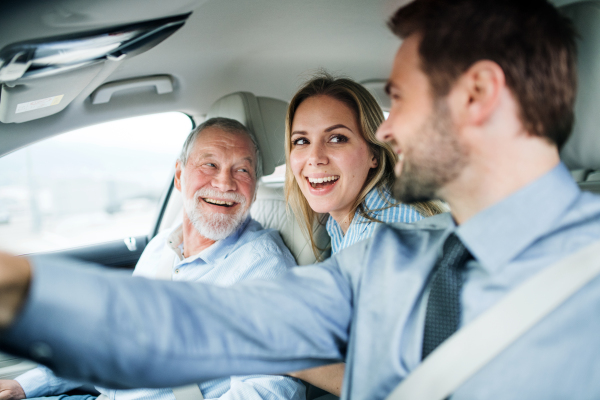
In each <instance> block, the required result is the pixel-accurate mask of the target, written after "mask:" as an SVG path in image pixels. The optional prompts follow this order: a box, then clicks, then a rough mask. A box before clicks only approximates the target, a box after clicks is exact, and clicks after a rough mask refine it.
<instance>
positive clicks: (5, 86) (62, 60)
mask: <svg viewBox="0 0 600 400" xmlns="http://www.w3.org/2000/svg"><path fill="white" fill-rule="evenodd" d="M189 15H190V14H189V13H187V14H184V15H179V16H175V17H169V18H163V19H158V20H153V21H146V22H142V23H136V24H130V25H125V26H119V27H114V28H110V29H104V30H97V31H91V32H85V33H78V34H76V35H67V36H61V37H55V38H50V39H43V40H31V41H25V42H20V43H14V44H11V45H8V46H6V47H4V48H3V49H1V50H0V85H1V91H0V122H3V123H19V122H25V121H31V120H34V119H38V118H42V117H46V116H48V115H52V114H56V113H58V112H60V111H62V110H63V109H64V108H65V107H67V106H68V105H69V103H70V102H71V101H73V99H75V98H76V97H77V96H78V95H80V94H81V93H82V92H85V93H86V94H89V93H91V92H93V91H94V89H96V88H97V87H98V86H100V85H101V84H102V83H104V82H105V81H106V78H107V77H108V76H109V75H110V74H111V73H112V72H113V71H114V70H115V69H116V67H117V66H118V64H119V63H120V62H122V61H123V60H124V59H129V58H131V57H134V56H136V55H138V54H140V53H143V52H145V51H147V50H149V49H151V48H152V47H154V46H156V45H157V44H158V43H160V42H162V41H163V40H165V39H166V38H167V37H169V36H170V35H171V34H173V33H174V32H175V31H177V30H178V29H179V28H181V27H182V26H183V24H184V23H185V21H186V20H187V18H188V17H189Z"/></svg>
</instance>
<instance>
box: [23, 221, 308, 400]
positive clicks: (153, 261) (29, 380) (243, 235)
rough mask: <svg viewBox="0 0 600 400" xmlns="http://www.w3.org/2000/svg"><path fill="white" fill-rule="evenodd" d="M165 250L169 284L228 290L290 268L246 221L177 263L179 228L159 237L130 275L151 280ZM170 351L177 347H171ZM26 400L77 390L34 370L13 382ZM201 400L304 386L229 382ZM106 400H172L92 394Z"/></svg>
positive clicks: (264, 378) (271, 236)
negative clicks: (170, 262) (167, 251)
mask: <svg viewBox="0 0 600 400" xmlns="http://www.w3.org/2000/svg"><path fill="white" fill-rule="evenodd" d="M165 247H169V248H170V249H172V250H173V260H174V261H173V273H172V279H173V280H174V281H195V282H204V283H211V284H213V285H216V286H230V285H232V284H234V283H236V282H239V281H242V280H250V279H273V278H275V277H277V276H279V275H282V274H283V273H285V272H286V271H287V270H288V269H289V268H291V267H293V266H295V265H296V261H295V260H294V258H293V256H292V254H291V253H290V252H289V250H288V248H287V247H286V246H285V245H284V244H283V241H282V240H281V237H280V236H279V233H278V232H277V231H276V230H274V229H262V226H261V225H260V224H259V223H258V222H256V221H254V220H253V219H251V218H248V219H247V220H246V221H245V222H244V223H243V224H242V226H241V227H240V228H239V229H238V230H237V231H236V232H235V233H233V234H232V235H230V236H229V237H227V238H225V239H223V240H219V241H217V242H216V243H215V244H213V245H212V246H210V247H208V248H206V249H204V250H203V251H201V252H200V253H198V254H196V255H194V256H190V257H188V258H183V256H182V254H183V234H182V231H181V226H179V227H177V228H175V229H173V230H167V231H164V232H161V233H159V234H158V235H157V236H156V237H155V238H154V239H152V240H151V241H150V243H148V246H146V248H145V249H144V252H143V254H142V256H141V257H140V260H139V261H138V263H137V265H136V268H135V271H134V275H136V276H143V277H147V278H154V277H155V276H156V274H157V272H158V270H159V269H160V268H161V265H160V264H161V263H160V261H159V260H161V259H162V257H163V254H164V252H165ZM174 345H175V346H176V345H177V343H174ZM16 380H17V381H18V382H19V384H20V385H21V386H22V387H23V390H24V391H25V394H26V396H27V397H28V398H31V397H39V396H49V395H56V394H60V393H65V392H67V391H69V390H72V389H75V388H77V387H79V386H81V384H80V383H78V382H74V381H69V380H66V379H62V378H59V377H57V376H56V375H54V373H52V371H51V370H49V369H48V368H46V367H42V366H40V367H38V368H35V369H33V370H31V371H29V372H26V373H25V374H23V375H21V376H19V377H17V378H16ZM199 386H200V390H201V391H202V394H203V396H204V398H205V399H221V400H225V399H227V400H229V399H234V398H235V399H237V398H240V399H252V400H258V399H269V400H284V399H285V400H304V399H305V388H304V385H303V384H302V383H301V382H300V381H298V380H296V379H293V378H290V377H284V376H277V375H250V376H232V377H230V378H222V379H212V380H209V381H205V382H202V383H200V384H199ZM97 389H98V390H99V391H100V393H103V394H105V395H106V396H107V397H108V398H109V399H110V400H142V399H143V400H175V396H174V395H173V391H172V390H171V388H165V389H151V388H148V389H132V390H114V389H105V388H97Z"/></svg>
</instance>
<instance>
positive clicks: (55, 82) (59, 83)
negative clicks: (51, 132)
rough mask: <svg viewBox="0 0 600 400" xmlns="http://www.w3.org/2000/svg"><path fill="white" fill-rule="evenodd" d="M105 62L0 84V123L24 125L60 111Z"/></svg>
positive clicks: (86, 84) (96, 73) (83, 87)
mask: <svg viewBox="0 0 600 400" xmlns="http://www.w3.org/2000/svg"><path fill="white" fill-rule="evenodd" d="M103 64H104V62H102V61H101V62H96V63H95V64H92V65H88V66H85V67H81V68H77V69H75V70H72V71H69V72H64V73H62V74H57V75H52V76H47V77H45V78H39V79H35V78H30V79H23V80H21V81H19V83H18V84H14V85H11V84H3V85H2V92H1V94H0V121H2V122H3V123H9V122H17V123H18V122H25V121H31V120H33V119H38V118H43V117H47V116H48V115H52V114H56V113H57V112H59V111H62V110H63V109H64V108H65V107H66V106H67V105H69V103H70V102H71V101H73V99H74V98H75V97H77V95H78V94H79V93H81V91H82V90H83V89H85V87H86V86H88V84H89V83H90V82H91V81H92V79H94V78H95V77H96V75H98V73H99V72H100V71H101V70H102V66H103Z"/></svg>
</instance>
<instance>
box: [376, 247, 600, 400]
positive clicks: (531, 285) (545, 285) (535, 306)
mask: <svg viewBox="0 0 600 400" xmlns="http://www.w3.org/2000/svg"><path fill="white" fill-rule="evenodd" d="M598 254H600V242H596V243H593V244H591V245H589V246H586V247H585V248H583V249H582V250H579V251H577V252H576V253H575V254H573V255H570V256H568V257H566V258H564V259H563V260H561V261H559V262H557V263H555V264H553V265H552V266H550V267H548V268H546V269H544V270H543V271H541V272H539V273H538V274H536V275H535V276H533V277H532V278H530V279H529V280H527V281H526V282H525V283H523V284H522V285H520V286H519V287H517V288H516V289H514V290H513V291H511V292H510V293H508V294H507V295H506V296H505V297H504V298H503V299H502V300H500V301H499V302H498V303H496V304H495V305H494V306H492V307H491V308H490V309H489V310H488V311H486V312H484V313H483V314H482V315H480V316H479V317H478V318H476V319H475V320H474V321H473V322H471V323H470V324H468V325H467V326H465V327H464V328H462V329H459V330H458V331H457V332H456V333H454V335H452V336H451V337H450V338H448V340H446V341H445V342H444V343H442V344H441V345H440V346H439V347H438V348H437V349H436V350H435V351H434V352H432V353H431V354H430V355H429V356H428V357H427V358H426V359H425V360H424V361H423V363H422V364H421V365H419V366H418V367H417V368H416V369H415V370H414V371H413V372H412V373H411V374H410V375H409V376H408V377H407V378H406V379H404V381H403V382H401V383H400V384H399V385H398V386H397V387H396V388H395V389H394V390H393V391H392V393H391V394H390V395H389V396H388V397H387V398H386V400H405V399H411V400H412V399H419V400H442V399H445V398H447V397H448V396H450V395H451V394H452V393H454V392H455V391H456V389H458V388H459V387H460V385H462V384H463V383H464V382H465V381H466V380H467V379H469V378H470V377H471V376H472V375H474V374H475V373H476V372H477V371H479V370H480V369H481V368H482V367H483V366H484V365H486V364H487V363H488V362H489V361H491V360H492V359H493V358H494V357H496V356H497V355H498V354H499V353H500V352H502V351H503V350H504V349H505V348H507V347H508V346H509V345H510V344H511V343H513V342H514V341H515V340H516V339H518V338H519V337H520V336H521V335H523V334H524V333H525V332H527V331H528V330H529V329H530V328H531V327H533V326H534V325H535V324H536V323H537V322H539V321H540V320H541V319H542V318H544V317H545V316H546V315H548V314H549V313H551V312H552V311H553V310H554V309H556V308H557V307H558V306H560V305H561V304H562V303H563V302H564V301H566V300H567V299H568V298H569V297H570V296H571V295H573V294H574V293H575V292H577V291H578V290H579V289H580V288H582V287H583V286H584V285H585V284H587V283H588V282H590V281H591V280H592V279H594V278H595V277H597V276H598V275H600V257H598ZM500 328H501V329H500Z"/></svg>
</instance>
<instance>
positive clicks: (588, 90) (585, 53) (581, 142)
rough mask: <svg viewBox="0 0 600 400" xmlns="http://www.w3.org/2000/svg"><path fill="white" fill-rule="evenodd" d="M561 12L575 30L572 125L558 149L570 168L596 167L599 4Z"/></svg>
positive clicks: (599, 163)
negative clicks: (575, 85) (575, 87)
mask: <svg viewBox="0 0 600 400" xmlns="http://www.w3.org/2000/svg"><path fill="white" fill-rule="evenodd" d="M561 11H563V12H564V14H565V15H567V16H568V17H569V18H571V19H572V20H573V23H574V25H575V28H576V29H577V31H578V32H579V35H580V37H579V39H578V41H577V47H578V54H579V55H578V73H579V84H578V93H577V100H576V102H575V127H574V129H573V132H572V134H571V138H570V139H569V141H568V142H567V143H566V144H565V147H564V148H563V150H562V152H561V158H562V159H563V161H564V162H565V164H566V165H567V166H568V167H569V168H570V169H579V168H581V169H593V170H600V113H599V112H598V107H599V106H600V5H598V4H596V3H593V2H584V3H575V4H571V5H569V6H566V7H563V8H562V9H561Z"/></svg>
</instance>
